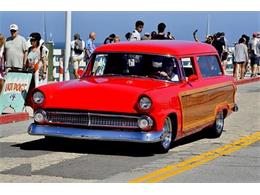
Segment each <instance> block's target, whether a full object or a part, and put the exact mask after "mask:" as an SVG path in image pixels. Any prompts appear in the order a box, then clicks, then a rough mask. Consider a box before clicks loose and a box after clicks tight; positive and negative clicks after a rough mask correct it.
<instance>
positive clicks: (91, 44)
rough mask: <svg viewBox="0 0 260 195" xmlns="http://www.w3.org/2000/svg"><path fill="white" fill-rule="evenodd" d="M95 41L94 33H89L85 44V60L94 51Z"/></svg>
mask: <svg viewBox="0 0 260 195" xmlns="http://www.w3.org/2000/svg"><path fill="white" fill-rule="evenodd" d="M95 40H96V33H95V32H91V33H89V39H88V40H87V43H86V56H87V58H89V57H90V55H91V54H92V53H93V52H94V50H95V49H96V46H95V44H94V41H95Z"/></svg>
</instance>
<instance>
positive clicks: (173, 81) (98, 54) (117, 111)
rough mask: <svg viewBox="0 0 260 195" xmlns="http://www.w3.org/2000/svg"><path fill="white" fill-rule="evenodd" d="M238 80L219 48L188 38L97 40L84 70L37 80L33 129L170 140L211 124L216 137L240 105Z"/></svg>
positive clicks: (161, 143) (163, 147)
mask: <svg viewBox="0 0 260 195" xmlns="http://www.w3.org/2000/svg"><path fill="white" fill-rule="evenodd" d="M235 93H236V86H235V84H234V80H233V78H232V77H229V76H225V75H224V73H223V69H222V66H221V63H220V59H219V57H218V53H217V51H216V50H215V49H214V48H213V47H212V46H210V45H208V44H204V43H196V42H186V41H166V40H162V41H136V42H121V43H117V44H107V45H102V46H100V47H98V48H96V50H95V52H94V53H93V54H92V56H91V58H90V61H89V63H88V66H87V69H86V71H85V72H84V75H83V76H82V78H80V79H77V80H71V81H65V82H60V83H53V84H48V85H44V86H40V87H38V88H36V89H35V90H34V91H33V93H32V101H33V108H34V110H35V114H34V123H33V124H31V125H30V127H29V129H28V133H29V134H31V135H44V136H46V137H51V136H55V137H66V138H79V139H87V140H110V141H111V140H112V141H125V142H141V143H155V144H156V146H157V147H158V149H159V150H160V151H162V152H167V151H168V150H169V149H170V147H171V143H172V142H173V141H175V140H178V139H180V138H182V137H184V136H187V135H190V134H193V133H195V132H198V131H201V130H202V129H204V128H208V131H209V132H210V133H211V135H212V136H214V137H219V136H220V135H221V133H222V131H223V126H224V119H225V118H226V117H227V116H228V115H229V114H230V113H232V111H236V110H237V105H236V103H235Z"/></svg>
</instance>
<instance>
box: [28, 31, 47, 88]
mask: <svg viewBox="0 0 260 195" xmlns="http://www.w3.org/2000/svg"><path fill="white" fill-rule="evenodd" d="M29 38H30V42H31V47H29V49H28V57H27V63H26V67H25V69H26V70H28V71H31V72H33V76H34V82H35V87H38V86H41V85H44V84H47V78H48V75H47V66H48V52H49V51H48V49H47V48H46V47H45V46H44V45H43V44H40V40H41V35H40V33H38V32H34V33H31V34H30V37H29Z"/></svg>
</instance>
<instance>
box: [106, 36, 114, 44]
mask: <svg viewBox="0 0 260 195" xmlns="http://www.w3.org/2000/svg"><path fill="white" fill-rule="evenodd" d="M115 37H116V35H115V34H110V35H109V36H108V37H107V38H106V39H105V40H104V44H108V43H113V42H114V39H115Z"/></svg>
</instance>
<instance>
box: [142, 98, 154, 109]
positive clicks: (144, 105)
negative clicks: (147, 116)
mask: <svg viewBox="0 0 260 195" xmlns="http://www.w3.org/2000/svg"><path fill="white" fill-rule="evenodd" d="M139 107H140V108H141V109H142V110H149V109H150V108H151V107H152V101H151V99H150V98H149V97H146V96H144V97H141V98H140V99H139Z"/></svg>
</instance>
